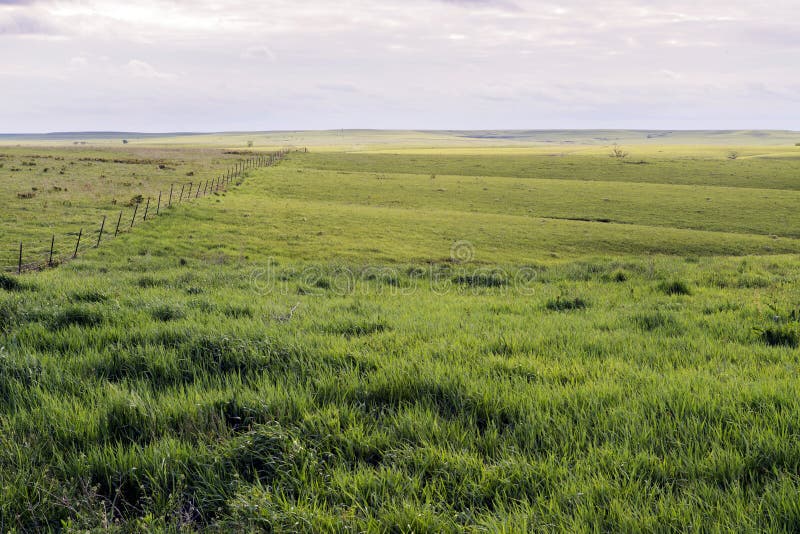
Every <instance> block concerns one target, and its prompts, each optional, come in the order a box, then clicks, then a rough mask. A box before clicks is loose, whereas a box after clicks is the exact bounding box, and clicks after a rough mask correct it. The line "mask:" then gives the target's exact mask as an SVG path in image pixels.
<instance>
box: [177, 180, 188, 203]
mask: <svg viewBox="0 0 800 534" xmlns="http://www.w3.org/2000/svg"><path fill="white" fill-rule="evenodd" d="M184 187H186V184H181V196H179V197H178V204H180V203H181V200H183V188H184Z"/></svg>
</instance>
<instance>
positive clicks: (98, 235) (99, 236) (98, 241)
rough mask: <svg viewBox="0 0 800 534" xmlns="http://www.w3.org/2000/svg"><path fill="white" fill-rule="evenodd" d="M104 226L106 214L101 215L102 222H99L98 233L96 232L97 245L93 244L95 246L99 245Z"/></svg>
mask: <svg viewBox="0 0 800 534" xmlns="http://www.w3.org/2000/svg"><path fill="white" fill-rule="evenodd" d="M105 226H106V216H105V215H103V222H101V223H100V233H99V234H97V245H95V248H97V247H99V246H100V240H101V239H102V238H103V228H105Z"/></svg>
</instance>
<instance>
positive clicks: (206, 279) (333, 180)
mask: <svg viewBox="0 0 800 534" xmlns="http://www.w3.org/2000/svg"><path fill="white" fill-rule="evenodd" d="M405 157H409V156H403V157H400V156H397V157H394V156H393V157H391V158H385V157H383V156H377V155H374V154H354V153H351V154H339V153H335V152H334V153H325V154H320V153H315V152H313V149H312V152H311V153H309V154H292V155H291V156H290V158H289V159H288V160H287V161H284V162H282V163H280V164H279V165H278V166H277V167H275V168H271V169H266V170H259V171H253V172H250V173H249V174H248V177H247V179H246V180H245V181H244V183H243V184H242V185H240V186H237V187H236V188H234V189H232V190H231V191H230V192H229V193H228V194H226V195H225V196H220V197H217V198H215V199H213V200H211V201H209V202H198V203H195V204H191V205H184V206H181V207H179V208H177V209H174V210H169V211H168V212H167V213H165V215H164V216H163V217H160V218H159V219H157V220H156V221H153V222H152V223H150V224H147V225H142V226H141V227H140V228H139V229H138V230H135V231H134V232H132V233H128V234H126V235H124V236H123V237H121V238H119V239H116V240H114V241H112V242H109V243H108V244H106V245H105V246H103V247H101V248H99V249H97V250H94V251H91V252H89V253H87V254H85V255H84V256H82V257H81V258H79V259H78V260H77V261H74V262H71V263H68V264H66V265H64V266H62V267H61V268H59V269H55V270H48V271H45V272H42V273H37V274H32V275H26V276H22V277H19V278H17V277H13V278H10V277H9V278H3V279H2V284H3V285H2V287H3V289H0V321H2V322H0V325H1V327H2V337H1V338H0V346H3V349H0V367H2V369H0V392H1V393H2V395H0V398H2V401H1V402H0V436H2V440H3V447H1V448H0V466H2V469H0V486H2V487H3V492H1V493H0V518H1V519H2V525H3V529H4V530H10V529H17V530H19V531H26V530H37V529H38V530H41V529H46V528H51V529H59V528H66V529H73V530H85V529H90V528H108V529H111V530H157V529H175V530H177V529H179V528H183V529H186V530H198V531H200V530H203V531H230V530H239V531H248V530H249V531H252V530H259V529H261V530H273V531H306V532H328V531H329V532H339V531H344V530H352V531H398V532H409V531H415V532H461V531H474V532H481V531H490V532H497V531H506V532H518V531H531V530H534V531H537V530H541V531H565V532H580V531H630V532H639V531H665V530H689V529H694V530H699V531H706V530H723V531H725V530H727V531H742V530H745V531H747V530H760V529H769V530H773V531H785V532H791V531H794V530H796V529H797V527H798V525H799V524H800V501H798V499H797V495H798V493H800V477H798V472H800V440H798V437H799V436H798V434H800V427H799V426H798V421H800V400H798V397H797V394H796V391H797V384H798V378H800V377H798V370H800V349H798V345H799V344H800V324H798V315H800V312H798V311H797V310H798V307H800V286H798V278H800V256H798V242H797V240H796V239H795V236H796V234H797V219H796V218H794V217H793V214H792V213H790V207H789V205H788V202H787V203H783V202H784V200H786V198H791V197H787V195H791V194H793V192H794V191H795V190H796V188H795V187H793V185H795V184H794V183H793V181H792V179H791V176H792V172H793V171H792V167H791V165H787V166H786V167H785V168H783V167H782V169H783V171H782V173H783V174H781V175H780V176H776V175H775V172H772V171H770V172H767V171H764V170H763V169H760V170H759V169H758V168H757V167H756V169H757V171H752V172H758V173H762V172H763V174H759V176H764V177H766V176H771V177H772V179H773V180H775V181H774V182H771V183H767V182H766V178H765V183H761V184H759V185H758V186H757V187H752V188H749V189H748V190H747V191H745V192H742V191H740V187H739V186H738V185H737V184H738V183H739V181H740V180H741V178H742V176H741V175H740V174H738V172H739V171H741V172H744V171H742V169H752V167H750V166H747V167H735V165H737V164H739V163H742V161H741V160H735V161H728V160H726V159H725V158H724V157H722V158H720V159H719V160H718V161H716V165H719V166H720V167H723V166H728V165H732V166H731V168H732V169H733V173H734V174H735V176H734V177H733V178H732V180H731V182H730V183H717V184H714V185H713V186H705V185H702V182H699V183H697V184H694V185H686V184H683V185H672V184H671V181H670V179H668V178H666V177H667V176H673V175H682V172H683V171H681V170H680V169H679V168H678V167H676V166H675V165H677V164H675V163H674V160H672V159H669V158H667V159H666V160H659V161H653V162H651V163H649V164H647V165H630V167H633V168H645V167H648V165H650V166H653V167H655V166H660V167H661V168H662V170H663V171H665V172H664V173H663V176H662V178H663V179H661V180H656V178H657V176H656V174H657V173H656V172H655V171H650V172H651V173H652V175H651V176H650V178H649V179H648V180H632V181H633V182H635V183H630V184H629V183H626V182H625V181H624V180H621V179H614V178H613V173H612V172H611V170H610V169H612V166H614V165H616V166H617V167H619V168H620V169H623V170H621V171H620V172H627V170H625V169H627V167H628V165H627V164H623V163H619V162H616V161H611V162H609V159H611V158H608V157H607V156H606V155H602V154H598V155H594V156H590V155H586V156H580V157H581V158H584V159H576V165H575V166H576V168H577V169H579V172H584V173H587V174H588V173H589V172H590V171H591V169H592V167H595V168H596V169H599V170H602V169H607V172H606V173H605V178H604V179H603V180H596V181H576V180H574V179H573V178H574V177H573V178H565V176H563V175H561V176H559V175H556V174H554V173H551V172H549V170H550V168H549V167H547V166H546V165H545V163H543V162H548V161H550V159H547V156H535V155H527V156H525V158H526V160H525V166H524V168H525V169H526V171H525V173H526V174H522V173H521V172H520V173H516V174H515V173H514V172H509V171H508V169H512V168H515V166H516V165H517V164H518V163H517V160H516V159H513V158H517V156H513V158H512V160H509V159H508V158H507V156H505V155H497V154H495V155H487V154H484V155H481V156H480V158H481V159H477V158H478V156H474V158H476V159H474V160H473V159H471V158H467V159H465V161H464V166H463V168H461V169H458V168H457V166H455V163H453V161H452V159H451V157H450V156H449V155H447V154H429V155H427V156H425V158H426V159H424V161H421V160H420V159H418V160H417V161H415V162H413V165H412V163H407V164H406V165H407V166H403V164H402V163H399V162H402V161H403V160H404V158H405ZM413 157H417V156H413ZM576 158H577V156H576ZM686 160H687V161H689V163H688V165H690V168H691V164H692V162H693V161H695V160H694V159H693V158H692V157H688V156H687V157H686ZM475 161H482V163H479V164H480V165H482V166H483V167H485V168H491V169H493V170H492V172H491V173H489V172H486V173H480V174H475V173H473V172H472V170H470V169H471V168H472V166H473V165H474V162H475ZM695 163H696V165H697V167H696V169H703V168H705V166H706V165H708V166H709V168H710V167H711V166H712V163H709V162H707V161H705V159H704V158H700V159H697V160H696V162H695ZM763 163H764V164H765V165H767V166H769V165H771V164H772V163H773V162H771V161H764V162H763ZM540 164H541V168H540V170H539V171H537V168H539V167H538V166H539V165H540ZM623 165H624V167H623ZM444 167H447V168H448V169H452V170H448V171H447V172H443V171H442V170H441V169H442V168H444ZM519 168H522V167H519ZM504 169H505V170H504ZM737 169H739V171H737ZM670 170H671V171H674V172H667V171H670ZM773 170H774V169H773ZM598 172H599V171H598ZM697 172H698V174H697V176H698V177H699V176H700V171H699V170H698V171H697ZM747 172H751V171H750V170H748V171H747ZM431 174H436V176H435V178H431ZM697 179H698V180H699V178H697ZM778 180H780V182H779V181H778ZM440 189H441V191H440ZM559 191H563V192H564V194H563V195H560V194H559ZM754 191H756V193H754ZM748 195H749V196H750V198H751V200H752V202H753V204H752V205H748V204H747V202H746V200H747V198H748ZM759 195H764V196H769V199H763V198H760V197H759ZM707 197H710V198H711V200H710V201H708V200H706V198H707ZM604 198H608V199H609V200H603V199H604ZM217 200H219V202H216V201H217ZM709 204H710V206H709ZM681 206H687V208H686V209H685V210H682V209H681ZM706 206H708V207H706ZM712 206H713V207H712ZM700 209H704V210H706V211H705V213H704V214H698V213H695V212H696V210H700ZM748 209H749V210H750V211H748ZM569 219H586V220H569ZM600 219H604V220H606V219H607V220H609V221H610V222H600ZM775 236H778V237H777V239H776V238H775ZM455 260H459V261H455Z"/></svg>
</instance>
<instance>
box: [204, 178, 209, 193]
mask: <svg viewBox="0 0 800 534" xmlns="http://www.w3.org/2000/svg"><path fill="white" fill-rule="evenodd" d="M207 192H208V180H206V185H205V187H203V196H206V193H207Z"/></svg>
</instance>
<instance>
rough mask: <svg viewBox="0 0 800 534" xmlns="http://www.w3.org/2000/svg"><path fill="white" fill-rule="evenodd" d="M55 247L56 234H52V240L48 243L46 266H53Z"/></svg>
mask: <svg viewBox="0 0 800 534" xmlns="http://www.w3.org/2000/svg"><path fill="white" fill-rule="evenodd" d="M55 246H56V234H53V239H52V240H51V241H50V259H49V260H47V266H48V267H52V266H53V248H54V247H55Z"/></svg>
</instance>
